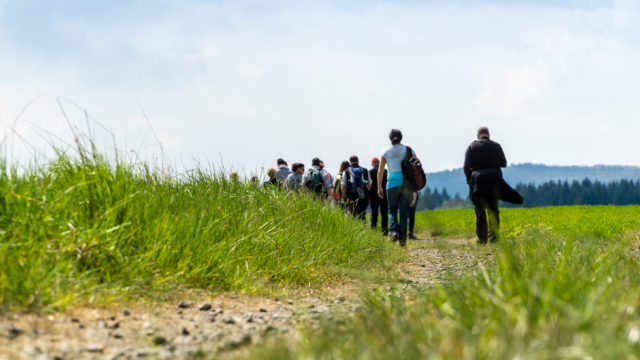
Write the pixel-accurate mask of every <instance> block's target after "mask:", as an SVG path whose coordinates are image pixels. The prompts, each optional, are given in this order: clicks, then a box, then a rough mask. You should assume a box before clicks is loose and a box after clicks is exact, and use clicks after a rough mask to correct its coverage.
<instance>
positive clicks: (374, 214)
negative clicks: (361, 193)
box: [369, 157, 389, 235]
mask: <svg viewBox="0 0 640 360" xmlns="http://www.w3.org/2000/svg"><path fill="white" fill-rule="evenodd" d="M378 167H380V159H378V158H377V157H374V158H373V159H372V160H371V170H369V179H371V190H369V201H370V205H371V228H372V229H375V228H376V226H378V210H380V219H381V222H380V228H381V229H382V234H384V235H387V233H388V232H389V230H388V228H389V212H388V208H387V169H384V173H383V174H382V189H383V194H384V196H383V197H382V199H381V198H379V197H378Z"/></svg>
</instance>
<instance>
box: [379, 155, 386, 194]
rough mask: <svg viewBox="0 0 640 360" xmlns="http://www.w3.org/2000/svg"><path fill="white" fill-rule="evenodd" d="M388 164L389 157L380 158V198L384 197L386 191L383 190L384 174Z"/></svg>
mask: <svg viewBox="0 0 640 360" xmlns="http://www.w3.org/2000/svg"><path fill="white" fill-rule="evenodd" d="M386 165H387V159H386V158H385V157H384V156H382V157H381V158H380V167H378V197H379V198H380V199H383V198H384V193H383V192H382V175H383V174H384V167H385V166H386Z"/></svg>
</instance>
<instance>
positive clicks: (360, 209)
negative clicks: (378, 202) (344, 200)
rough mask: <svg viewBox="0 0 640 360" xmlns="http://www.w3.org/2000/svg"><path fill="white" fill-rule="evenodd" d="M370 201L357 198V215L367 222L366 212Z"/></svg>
mask: <svg viewBox="0 0 640 360" xmlns="http://www.w3.org/2000/svg"><path fill="white" fill-rule="evenodd" d="M368 206H369V203H368V202H367V200H362V199H358V200H356V207H355V209H356V212H355V216H356V217H357V218H359V219H360V220H362V221H363V222H365V223H366V218H365V213H366V212H367V207H368Z"/></svg>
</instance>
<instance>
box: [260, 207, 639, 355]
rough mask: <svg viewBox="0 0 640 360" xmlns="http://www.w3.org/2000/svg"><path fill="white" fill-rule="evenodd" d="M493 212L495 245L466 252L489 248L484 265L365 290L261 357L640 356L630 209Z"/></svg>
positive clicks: (450, 217) (452, 214) (437, 225)
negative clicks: (499, 227) (499, 231)
mask: <svg viewBox="0 0 640 360" xmlns="http://www.w3.org/2000/svg"><path fill="white" fill-rule="evenodd" d="M503 214H504V217H503V230H504V235H505V236H504V237H503V239H502V240H501V242H500V243H499V244H497V245H489V246H477V247H476V248H475V249H476V250H475V251H474V253H475V255H476V256H477V257H478V259H482V258H486V257H489V256H492V257H493V258H495V265H493V266H490V267H483V266H482V265H480V264H474V265H473V266H472V267H471V268H470V269H469V270H468V271H467V272H466V274H464V275H463V276H455V275H454V274H449V275H448V276H447V278H446V281H443V282H442V283H441V284H439V286H438V287H435V288H423V289H420V290H416V291H414V292H409V293H406V292H395V293H393V294H391V295H388V294H384V293H380V292H373V293H369V294H368V295H366V296H364V297H363V300H364V303H365V306H364V309H363V311H361V312H359V313H357V314H356V315H355V316H347V317H344V318H342V319H340V320H339V321H335V322H327V323H326V324H325V325H324V326H323V327H320V328H319V329H307V330H306V331H307V333H306V337H305V340H304V341H302V342H300V343H298V344H296V345H295V346H287V345H284V344H282V343H280V344H277V345H272V346H273V347H272V348H271V351H270V352H269V351H267V352H263V354H264V356H263V357H265V358H276V357H278V358H338V359H354V358H355V359H396V358H401V359H423V358H426V359H622V358H624V359H636V358H638V357H640V281H639V280H640V266H639V265H640V264H639V258H640V249H639V246H640V237H639V235H638V234H639V232H638V231H639V225H640V221H639V220H640V217H639V215H640V207H638V206H629V207H586V206H582V207H561V208H544V209H509V210H508V211H504V212H503ZM419 219H420V220H419V221H422V223H419V225H420V226H422V227H423V228H424V229H427V230H428V229H432V230H433V229H436V230H437V231H438V232H439V233H441V234H447V235H448V236H461V235H463V236H471V234H473V225H472V222H473V212H472V211H438V212H431V213H425V214H422V215H420V216H419ZM427 219H433V223H425V221H426V220H427ZM470 222H471V223H470ZM434 246H435V245H434ZM465 249H468V246H466V247H465ZM276 354H280V355H277V356H276Z"/></svg>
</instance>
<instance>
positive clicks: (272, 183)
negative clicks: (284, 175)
mask: <svg viewBox="0 0 640 360" xmlns="http://www.w3.org/2000/svg"><path fill="white" fill-rule="evenodd" d="M267 176H268V177H269V180H267V181H265V182H264V183H263V184H262V186H264V187H269V186H278V185H279V184H278V180H276V168H273V167H270V168H269V169H267Z"/></svg>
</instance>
